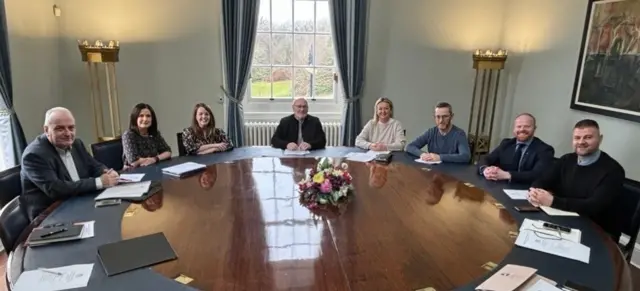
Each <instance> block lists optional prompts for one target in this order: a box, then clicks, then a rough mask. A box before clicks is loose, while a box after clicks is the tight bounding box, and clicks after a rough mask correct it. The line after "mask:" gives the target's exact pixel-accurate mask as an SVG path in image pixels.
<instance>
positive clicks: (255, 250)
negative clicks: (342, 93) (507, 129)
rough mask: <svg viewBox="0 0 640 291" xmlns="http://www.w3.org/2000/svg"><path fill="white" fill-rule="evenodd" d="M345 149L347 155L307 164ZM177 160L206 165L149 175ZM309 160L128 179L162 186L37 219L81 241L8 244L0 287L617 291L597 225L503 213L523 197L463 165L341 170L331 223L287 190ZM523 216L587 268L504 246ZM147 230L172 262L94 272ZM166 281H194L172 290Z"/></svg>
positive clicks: (267, 157)
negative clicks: (552, 234)
mask: <svg viewBox="0 0 640 291" xmlns="http://www.w3.org/2000/svg"><path fill="white" fill-rule="evenodd" d="M351 151H358V150H357V149H352V148H328V149H326V150H322V151H315V152H312V154H311V155H312V156H333V157H338V156H343V155H344V154H346V153H347V152H351ZM184 161H196V162H201V163H204V164H207V165H209V167H208V168H207V169H206V170H205V171H204V172H202V173H199V174H197V175H194V176H191V177H187V178H184V179H171V178H169V179H166V178H165V179H163V178H164V177H163V176H162V174H161V171H160V169H162V168H164V167H167V166H170V165H174V164H178V163H181V162H184ZM316 162H317V161H316V160H315V159H313V158H308V157H306V158H297V157H282V151H278V150H274V149H270V148H261V147H258V148H239V149H235V150H233V151H231V152H227V153H220V154H213V155H207V156H200V157H181V158H174V159H173V160H171V161H168V162H165V163H161V164H159V165H157V166H154V167H149V168H141V169H137V171H138V172H140V173H145V174H146V175H145V179H146V180H163V183H162V188H163V189H162V190H161V191H160V192H158V193H157V194H155V195H154V196H151V198H149V199H148V200H146V201H144V202H142V203H139V204H129V203H123V204H122V205H120V206H113V207H104V208H94V207H93V196H91V195H87V196H82V197H77V198H74V199H71V200H69V201H65V202H63V203H61V204H59V205H56V206H54V207H52V208H51V211H52V212H51V214H50V215H49V216H48V217H47V218H46V219H45V221H44V222H43V223H45V224H48V223H55V222H62V221H83V220H96V235H95V237H94V238H90V239H85V240H82V241H78V242H72V243H64V244H58V245H51V246H46V247H39V248H33V249H32V248H24V247H20V248H19V249H18V250H17V251H16V252H15V253H13V254H12V255H11V262H10V266H9V268H10V270H9V271H10V273H9V275H10V279H11V281H15V278H17V276H18V274H19V273H20V272H21V271H23V270H31V269H36V268H38V267H45V268H46V267H57V266H63V265H69V264H78V263H91V262H94V263H96V265H95V266H94V270H93V273H92V277H91V280H90V282H89V286H88V287H89V288H88V289H90V290H182V289H187V290H188V289H191V288H196V289H200V290H416V289H419V288H426V287H433V288H435V289H436V290H452V289H457V290H473V289H474V288H475V287H476V286H477V285H478V284H479V283H480V282H482V280H484V279H485V278H486V277H487V276H488V275H490V274H491V272H490V271H487V270H485V269H483V268H482V267H481V266H482V265H483V264H485V263H487V262H495V263H498V264H499V266H502V265H504V264H507V263H511V264H521V265H526V266H530V267H534V268H536V269H538V270H539V271H538V274H540V275H542V276H545V277H548V278H550V279H552V280H555V281H556V282H558V283H563V282H564V281H565V280H567V279H568V280H571V281H575V282H578V283H581V284H583V285H586V286H590V287H592V288H594V289H596V290H630V278H629V270H628V267H627V265H626V263H625V262H624V260H623V258H622V256H621V254H620V252H619V251H618V249H617V247H616V246H615V244H614V243H613V242H612V241H611V239H609V238H608V237H607V236H606V235H605V234H604V233H603V232H602V231H601V230H600V229H599V228H598V227H597V226H595V225H594V224H593V223H591V222H590V221H588V220H587V219H585V218H582V217H550V216H546V215H545V214H542V213H528V214H522V213H518V212H515V211H514V210H513V207H512V206H514V205H518V204H522V202H523V201H520V202H516V201H513V200H510V199H509V198H508V196H506V195H505V194H503V193H502V189H503V188H504V187H505V184H501V183H494V182H487V181H484V180H483V179H481V177H479V176H478V175H477V172H476V171H475V169H474V167H472V166H469V165H447V164H441V165H434V166H425V165H423V164H419V163H415V162H413V158H412V157H410V156H408V155H407V154H406V153H397V154H394V159H393V161H392V163H391V164H390V165H388V166H383V165H379V164H370V163H368V164H365V163H358V162H347V163H348V164H349V171H350V172H351V174H352V176H353V183H354V186H355V197H354V199H352V200H351V201H350V202H349V203H348V204H346V205H345V207H343V208H342V209H341V211H340V213H333V212H329V213H313V212H311V211H310V210H308V209H307V208H305V207H304V206H302V205H300V203H299V201H298V196H297V192H296V182H297V181H300V180H301V179H302V178H303V177H304V171H305V169H307V168H310V167H313V166H314V165H315V163H316ZM496 202H499V203H502V204H503V205H505V206H506V209H499V208H497V207H496V206H495V205H494V204H495V203H496ZM524 203H526V201H524ZM125 213H126V215H125ZM525 217H528V218H531V219H544V220H547V221H552V222H556V223H560V224H563V225H567V226H571V227H575V228H580V229H581V230H582V232H583V234H582V243H583V244H585V245H587V246H589V247H590V248H591V259H590V263H589V264H585V263H581V262H577V261H572V260H568V259H563V258H560V257H556V256H552V255H547V254H544V253H540V252H536V251H532V250H527V249H523V248H520V247H515V246H514V238H512V237H510V236H509V232H510V231H517V229H518V225H519V224H520V223H521V222H522V219H524V218H525ZM156 232H163V233H164V234H165V235H166V236H167V238H168V240H169V242H170V243H171V245H172V247H173V248H174V250H175V251H176V253H177V255H178V259H177V260H175V261H171V262H166V263H163V264H159V265H156V266H154V267H152V268H145V269H140V270H136V271H132V272H129V273H125V274H121V275H117V276H113V277H106V276H105V274H104V271H103V270H102V266H101V265H100V263H99V261H98V260H97V257H96V248H97V247H98V246H99V245H101V244H104V243H108V242H113V241H118V240H121V239H127V238H133V237H138V236H142V235H146V234H151V233H156ZM498 268H499V267H498ZM180 274H183V275H186V276H188V277H191V278H193V279H194V281H193V282H191V283H190V284H189V285H183V284H180V283H177V282H176V281H174V280H173V278H175V277H176V276H178V275H180Z"/></svg>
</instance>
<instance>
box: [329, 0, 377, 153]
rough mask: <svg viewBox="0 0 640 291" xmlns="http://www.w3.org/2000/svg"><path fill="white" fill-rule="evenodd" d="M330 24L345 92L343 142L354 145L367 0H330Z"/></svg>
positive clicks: (364, 48) (362, 74) (360, 86)
mask: <svg viewBox="0 0 640 291" xmlns="http://www.w3.org/2000/svg"><path fill="white" fill-rule="evenodd" d="M329 7H330V12H331V27H332V29H333V42H334V46H335V50H336V59H337V63H338V70H339V72H340V80H341V81H342V85H343V89H344V93H345V96H344V98H345V103H346V104H345V105H346V106H345V107H344V112H343V114H342V124H343V127H342V144H343V145H344V146H354V145H355V140H356V136H357V135H358V133H360V130H361V127H362V126H361V118H362V113H361V108H360V98H362V90H363V87H364V70H365V61H366V45H367V44H366V30H367V14H368V0H330V1H329Z"/></svg>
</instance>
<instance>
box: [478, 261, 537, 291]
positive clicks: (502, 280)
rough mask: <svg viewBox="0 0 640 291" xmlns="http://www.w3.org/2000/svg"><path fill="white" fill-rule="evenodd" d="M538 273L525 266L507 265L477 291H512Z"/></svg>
mask: <svg viewBox="0 0 640 291" xmlns="http://www.w3.org/2000/svg"><path fill="white" fill-rule="evenodd" d="M536 271H537V270H536V269H534V268H529V267H525V266H518V265H506V266H504V267H502V269H500V270H499V271H498V272H496V273H495V274H493V276H491V277H489V279H487V280H486V281H484V282H482V284H480V286H478V287H477V288H476V290H492V291H512V290H515V289H516V288H518V287H519V286H520V285H522V284H524V282H526V281H527V280H529V278H531V277H532V276H533V275H534V274H535V273H536Z"/></svg>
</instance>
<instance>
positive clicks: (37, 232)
mask: <svg viewBox="0 0 640 291" xmlns="http://www.w3.org/2000/svg"><path fill="white" fill-rule="evenodd" d="M83 227H84V224H82V225H71V224H69V225H62V226H56V227H47V228H35V229H33V231H31V234H29V238H28V239H27V244H28V245H29V246H31V247H36V246H41V245H46V244H50V243H56V242H63V241H71V240H77V239H81V238H82V228H83ZM49 234H50V235H49Z"/></svg>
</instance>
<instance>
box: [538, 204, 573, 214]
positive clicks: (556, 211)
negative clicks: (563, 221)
mask: <svg viewBox="0 0 640 291" xmlns="http://www.w3.org/2000/svg"><path fill="white" fill-rule="evenodd" d="M540 209H542V211H544V212H545V213H546V214H548V215H551V216H580V215H579V214H578V213H575V212H570V211H564V210H560V209H555V208H551V207H548V206H540Z"/></svg>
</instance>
